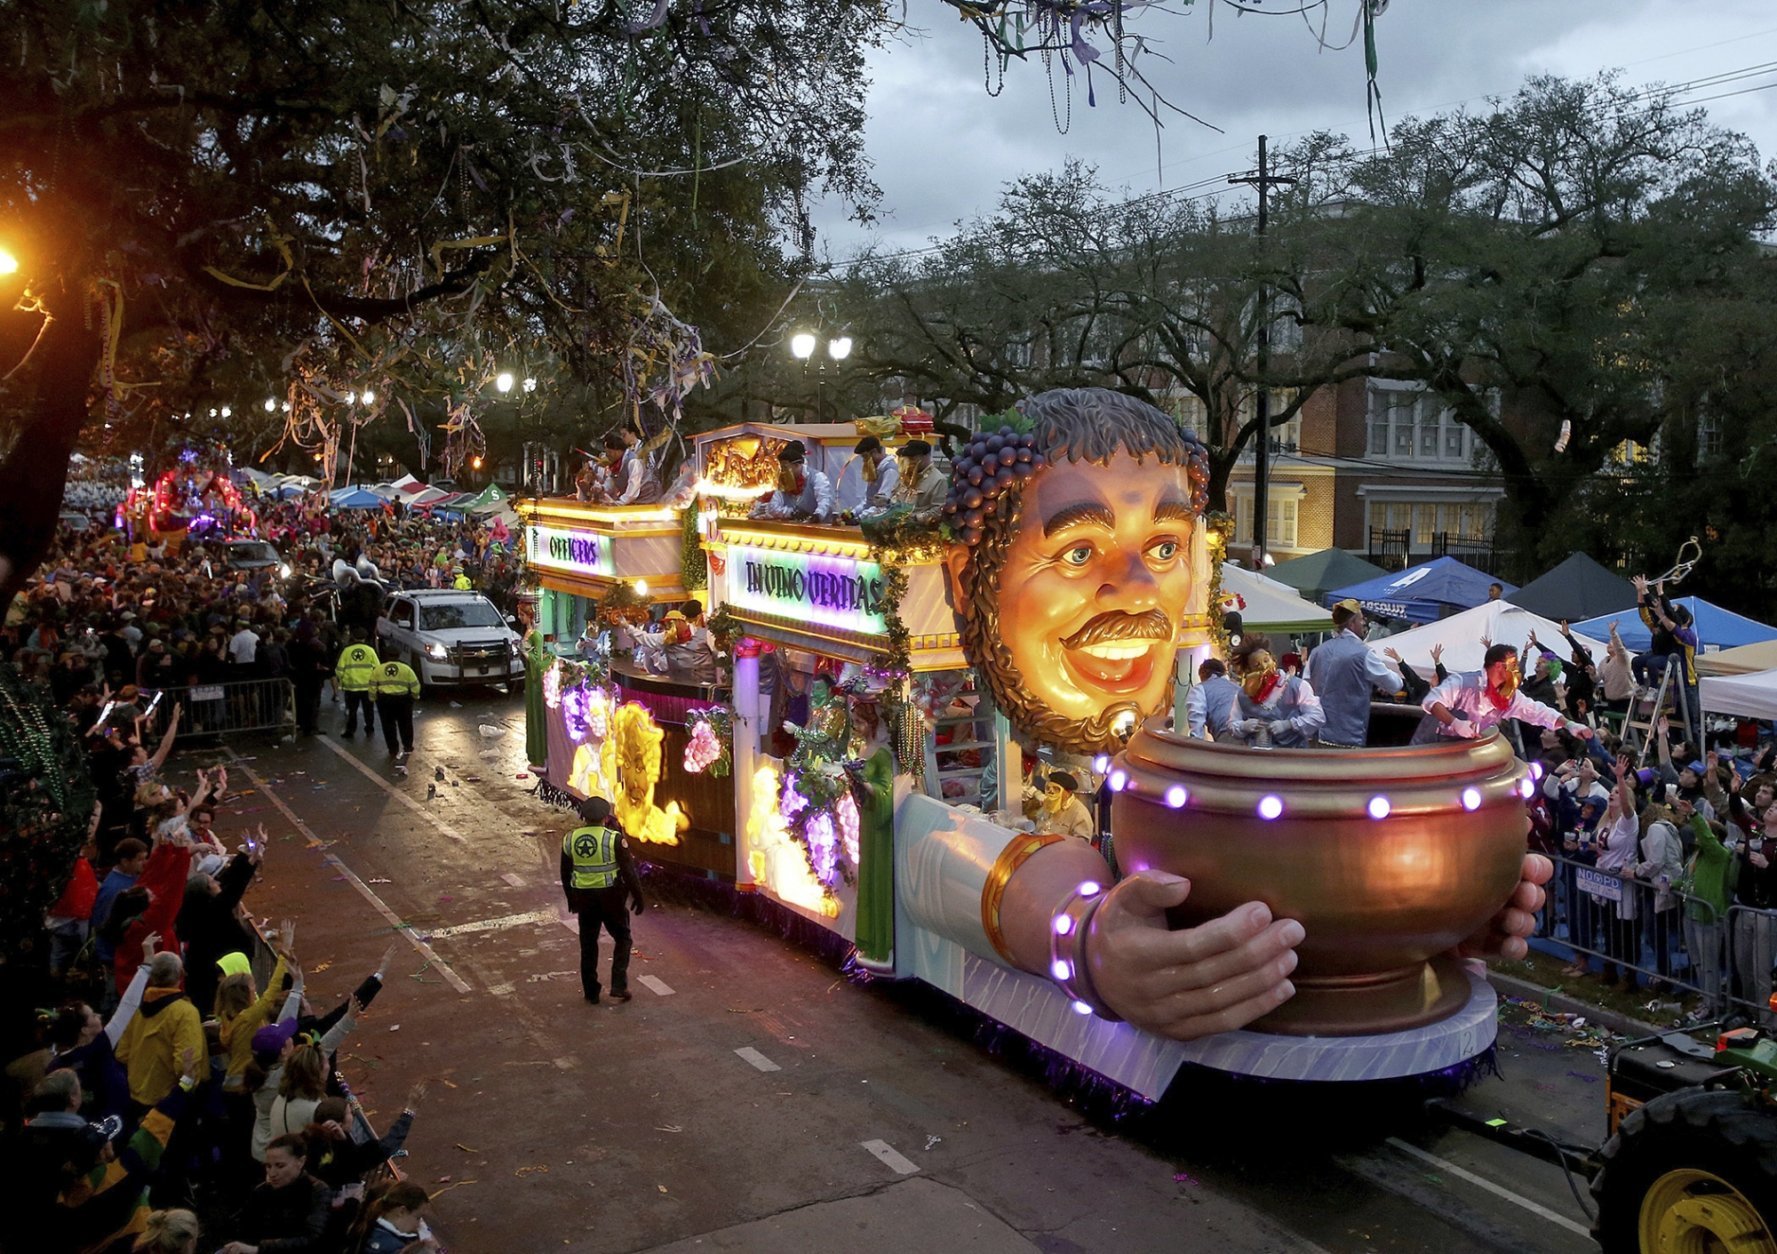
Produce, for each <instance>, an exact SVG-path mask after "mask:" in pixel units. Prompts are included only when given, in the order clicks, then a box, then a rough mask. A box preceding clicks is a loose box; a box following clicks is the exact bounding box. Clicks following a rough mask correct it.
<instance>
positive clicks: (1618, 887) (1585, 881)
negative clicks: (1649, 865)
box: [1573, 866, 1623, 903]
mask: <svg viewBox="0 0 1777 1254" xmlns="http://www.w3.org/2000/svg"><path fill="white" fill-rule="evenodd" d="M1573 882H1574V884H1575V885H1577V886H1578V887H1579V889H1580V891H1581V892H1586V893H1590V894H1592V896H1594V897H1602V898H1603V899H1604V900H1605V901H1615V902H1619V903H1620V902H1621V901H1622V900H1623V879H1622V876H1620V875H1612V874H1611V873H1610V872H1609V871H1596V870H1593V869H1592V868H1591V867H1589V866H1582V867H1575V868H1574V872H1573Z"/></svg>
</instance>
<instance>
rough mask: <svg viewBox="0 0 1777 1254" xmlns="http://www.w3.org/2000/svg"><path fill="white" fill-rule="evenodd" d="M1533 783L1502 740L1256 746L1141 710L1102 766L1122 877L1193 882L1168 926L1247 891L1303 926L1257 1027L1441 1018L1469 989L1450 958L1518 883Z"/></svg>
mask: <svg viewBox="0 0 1777 1254" xmlns="http://www.w3.org/2000/svg"><path fill="white" fill-rule="evenodd" d="M1119 772H1120V773H1121V774H1119ZM1527 779H1528V776H1527V774H1526V772H1525V768H1524V766H1523V764H1522V763H1520V762H1519V761H1518V759H1517V758H1516V757H1515V756H1514V755H1513V753H1512V750H1511V747H1510V746H1509V745H1508V744H1507V743H1506V741H1505V740H1504V738H1502V737H1500V736H1499V735H1497V734H1495V735H1489V736H1487V737H1485V738H1484V739H1481V740H1473V741H1447V742H1443V743H1439V744H1433V745H1413V746H1407V747H1403V748H1391V749H1362V750H1338V749H1272V750H1262V749H1249V748H1246V747H1244V746H1240V745H1223V744H1212V743H1210V742H1208V741H1204V740H1195V739H1191V738H1188V737H1184V736H1179V735H1176V734H1174V733H1173V732H1171V731H1168V730H1166V729H1165V728H1164V727H1163V726H1162V725H1161V724H1160V723H1159V722H1158V721H1150V722H1149V723H1148V724H1147V725H1146V726H1144V727H1143V728H1142V729H1141V730H1140V731H1138V732H1137V733H1136V734H1135V736H1134V738H1133V739H1132V740H1131V741H1130V742H1129V746H1128V748H1127V749H1126V750H1125V751H1124V753H1123V754H1122V756H1121V757H1119V758H1118V759H1117V763H1116V765H1115V766H1114V767H1113V768H1112V774H1111V787H1112V788H1113V789H1116V788H1118V787H1119V784H1121V791H1118V792H1117V793H1116V795H1115V798H1114V800H1113V802H1112V805H1111V831H1112V832H1113V833H1114V835H1115V837H1116V849H1117V861H1118V862H1119V864H1120V865H1121V868H1122V870H1123V871H1124V872H1125V873H1127V872H1131V871H1140V870H1145V869H1148V868H1153V869H1155V870H1162V871H1170V872H1172V873H1173V874H1175V875H1183V876H1187V877H1188V878H1189V879H1190V881H1191V895H1190V897H1189V898H1188V899H1187V900H1186V902H1185V904H1184V905H1183V906H1182V907H1180V908H1179V909H1178V910H1177V911H1175V912H1174V916H1175V917H1173V919H1172V923H1173V926H1175V927H1189V926H1194V925H1196V924H1198V923H1202V922H1204V921H1206V920H1208V919H1212V918H1214V917H1216V916H1217V915H1221V914H1224V913H1226V912H1227V911H1229V910H1231V909H1233V908H1234V907H1236V906H1239V905H1242V904H1244V903H1246V902H1249V901H1263V902H1265V903H1266V904H1267V905H1268V906H1270V907H1271V910H1272V912H1273V913H1274V914H1275V915H1276V916H1277V917H1279V918H1291V919H1297V920H1300V921H1301V923H1302V926H1303V928H1304V929H1305V931H1306V932H1307V937H1306V939H1305V940H1304V941H1303V942H1302V944H1301V946H1300V947H1299V948H1298V950H1297V954H1298V956H1299V958H1300V965H1299V966H1298V967H1297V968H1296V973H1295V975H1294V976H1292V977H1291V978H1292V979H1293V980H1294V982H1295V985H1296V995H1295V996H1294V997H1292V998H1291V999H1290V1000H1289V1001H1287V1002H1285V1003H1284V1004H1283V1005H1282V1006H1281V1007H1279V1008H1278V1009H1277V1010H1276V1011H1274V1012H1272V1013H1271V1014H1270V1015H1267V1016H1266V1017H1265V1018H1264V1019H1261V1020H1260V1021H1259V1022H1258V1023H1256V1024H1254V1025H1253V1026H1254V1027H1255V1028H1256V1029H1257V1030H1259V1031H1268V1032H1282V1033H1288V1034H1291V1035H1324V1036H1352V1035H1363V1034H1369V1033H1376V1032H1392V1031H1398V1030H1401V1029H1404V1028H1411V1027H1418V1026H1421V1025H1424V1024H1427V1023H1435V1022H1437V1021H1438V1020H1439V1019H1442V1018H1444V1017H1445V1016H1447V1015H1450V1014H1453V1013H1455V1011H1456V1010H1458V1009H1460V1008H1461V1007H1462V1005H1463V1004H1464V1003H1465V1001H1466V1000H1467V996H1468V983H1467V980H1466V979H1465V978H1464V977H1463V975H1462V973H1461V971H1460V970H1459V969H1458V968H1457V966H1456V964H1455V962H1454V960H1453V959H1451V958H1450V957H1448V951H1449V950H1451V949H1452V948H1453V947H1454V946H1455V945H1457V944H1458V943H1459V942H1460V941H1462V940H1463V939H1464V938H1466V937H1468V936H1470V935H1473V934H1474V932H1475V931H1477V930H1478V929H1479V928H1481V927H1482V926H1483V925H1484V924H1485V923H1486V922H1487V921H1488V920H1489V919H1490V918H1492V916H1493V915H1494V913H1495V912H1496V911H1498V909H1499V908H1500V907H1501V906H1502V905H1503V904H1504V903H1505V901H1506V899H1507V898H1508V897H1510V896H1511V894H1512V890H1513V888H1514V887H1515V886H1516V885H1517V883H1518V877H1519V873H1520V868H1521V865H1522V862H1523V858H1524V852H1525V836H1526V833H1527V831H1528V823H1527V820H1526V815H1525V809H1524V797H1523V793H1522V790H1523V789H1525V788H1527V787H1529V785H1528V784H1527V783H1526V781H1527ZM1273 814H1274V815H1275V817H1271V816H1272V815H1273Z"/></svg>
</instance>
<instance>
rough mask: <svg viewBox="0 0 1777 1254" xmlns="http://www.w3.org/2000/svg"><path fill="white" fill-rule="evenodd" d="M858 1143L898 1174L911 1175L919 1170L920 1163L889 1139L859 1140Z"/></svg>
mask: <svg viewBox="0 0 1777 1254" xmlns="http://www.w3.org/2000/svg"><path fill="white" fill-rule="evenodd" d="M858 1144H859V1145H862V1146H863V1147H864V1149H865V1150H866V1151H867V1152H868V1153H869V1154H871V1155H872V1156H874V1157H875V1158H877V1159H878V1160H880V1161H881V1162H882V1164H883V1165H884V1166H886V1167H887V1168H888V1169H889V1170H890V1171H893V1172H895V1173H896V1174H898V1175H903V1176H910V1175H912V1174H913V1173H914V1172H916V1171H918V1170H919V1164H917V1163H915V1162H913V1161H912V1160H911V1159H909V1158H908V1157H907V1156H906V1155H905V1154H903V1153H901V1152H900V1151H899V1150H897V1149H896V1148H895V1147H894V1146H892V1145H890V1144H889V1143H888V1142H887V1141H859V1142H858Z"/></svg>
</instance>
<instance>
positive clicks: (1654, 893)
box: [1537, 855, 1777, 1014]
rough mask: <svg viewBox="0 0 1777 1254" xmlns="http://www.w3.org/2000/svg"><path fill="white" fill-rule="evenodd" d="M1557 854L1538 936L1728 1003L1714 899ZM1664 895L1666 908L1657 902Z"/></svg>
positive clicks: (1605, 965) (1722, 935)
mask: <svg viewBox="0 0 1777 1254" xmlns="http://www.w3.org/2000/svg"><path fill="white" fill-rule="evenodd" d="M1550 857H1551V859H1552V861H1553V862H1554V863H1555V877H1554V879H1553V880H1552V881H1550V884H1549V892H1548V899H1547V901H1546V903H1545V904H1544V906H1543V911H1542V916H1541V918H1540V919H1539V920H1538V925H1537V935H1538V936H1541V937H1543V938H1545V939H1547V940H1550V941H1554V942H1556V943H1557V944H1560V945H1563V946H1565V947H1566V948H1568V949H1569V950H1571V951H1572V952H1573V953H1574V955H1575V956H1576V958H1585V959H1588V960H1595V961H1596V962H1598V963H1599V964H1601V969H1602V970H1603V971H1610V970H1612V969H1617V970H1621V971H1622V972H1623V973H1625V974H1629V973H1633V974H1635V975H1639V976H1640V977H1641V979H1642V981H1643V983H1652V982H1653V981H1654V980H1660V981H1662V982H1663V983H1664V984H1666V985H1667V986H1668V987H1669V988H1670V989H1671V990H1673V991H1675V992H1677V991H1683V992H1690V993H1694V994H1697V995H1698V996H1700V997H1701V998H1702V999H1703V1002H1702V1007H1701V1008H1702V1009H1703V1010H1704V1011H1706V1012H1707V1013H1710V1014H1716V1013H1719V1012H1720V1011H1721V1010H1722V1009H1723V1007H1724V1005H1725V1003H1726V997H1727V992H1728V989H1729V987H1730V983H1729V978H1730V972H1729V969H1728V966H1727V949H1726V929H1725V928H1724V927H1723V920H1721V919H1719V918H1717V916H1716V911H1715V909H1714V907H1712V906H1710V905H1709V903H1707V902H1705V901H1702V900H1701V899H1699V898H1697V897H1693V896H1691V895H1690V894H1689V893H1685V892H1681V891H1679V890H1678V889H1676V888H1671V889H1667V890H1665V891H1664V892H1662V890H1661V889H1660V887H1659V886H1658V885H1656V884H1653V883H1651V882H1649V881H1646V880H1639V879H1635V878H1633V877H1630V876H1625V875H1621V874H1618V873H1616V872H1612V871H1601V870H1599V869H1598V868H1597V867H1596V866H1594V865H1591V864H1590V863H1587V862H1583V861H1580V860H1578V859H1573V858H1567V857H1562V856H1560V855H1550ZM1662 898H1664V900H1665V901H1666V903H1667V905H1666V908H1665V909H1664V910H1661V909H1658V908H1657V905H1658V903H1659V901H1660V900H1661V899H1662ZM1772 935H1773V936H1777V929H1773V932H1772ZM1588 965H1590V963H1588ZM1767 970H1768V966H1767ZM1768 978H1769V977H1768V976H1767V980H1768Z"/></svg>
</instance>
